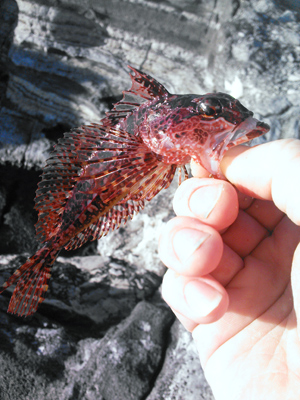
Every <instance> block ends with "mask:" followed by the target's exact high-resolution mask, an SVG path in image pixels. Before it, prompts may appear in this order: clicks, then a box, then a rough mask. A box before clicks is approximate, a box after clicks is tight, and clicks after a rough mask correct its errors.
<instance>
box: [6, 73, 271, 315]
mask: <svg viewBox="0 0 300 400" xmlns="http://www.w3.org/2000/svg"><path fill="white" fill-rule="evenodd" d="M130 68H131V67H130ZM131 70H132V72H131V75H130V76H131V80H132V86H131V89H130V90H128V91H124V92H123V99H122V100H121V101H120V102H118V103H116V104H115V106H114V108H113V109H112V110H111V111H110V112H108V113H107V115H106V117H105V118H104V119H103V120H102V121H100V123H99V124H91V125H84V126H81V127H80V128H77V129H74V130H72V131H71V132H69V133H65V134H64V137H63V138H62V139H60V140H59V141H58V144H57V145H56V146H55V148H54V151H53V152H52V154H51V156H50V158H49V159H48V160H47V164H46V166H45V168H44V170H43V174H42V180H41V182H40V183H39V185H38V189H37V191H36V198H35V203H36V205H35V208H36V209H37V210H38V222H37V224H36V234H37V239H38V240H39V241H40V242H41V243H42V247H41V248H40V250H38V251H37V252H36V254H35V255H33V256H32V257H31V258H29V260H28V261H27V262H26V263H25V264H24V265H22V266H21V267H20V268H19V269H17V270H16V271H15V272H14V274H13V275H12V276H11V277H10V278H9V279H8V280H7V282H5V283H4V284H3V286H2V288H1V289H0V293H2V292H3V291H4V290H5V289H6V288H8V287H9V286H10V285H12V284H14V283H15V282H16V283H17V285H16V288H15V289H14V292H13V295H12V297H11V300H10V303H9V307H8V312H10V313H13V314H17V315H19V316H29V315H31V314H33V313H34V312H36V310H37V308H38V305H39V304H40V303H41V302H42V301H43V300H44V294H45V292H46V291H47V288H48V284H47V282H48V280H49V278H50V276H51V266H52V265H53V263H54V261H55V259H56V257H57V256H58V254H59V252H60V250H61V249H62V248H65V249H67V250H69V249H76V248H78V247H80V246H81V245H82V244H83V243H85V242H87V241H88V240H95V239H99V238H101V236H103V235H106V234H107V233H108V231H110V230H114V229H117V228H118V227H119V226H120V224H121V222H124V223H125V222H126V221H127V219H128V218H129V217H130V218H132V216H133V214H134V213H137V212H138V211H140V210H141V209H143V208H144V204H145V201H149V200H151V199H152V198H153V197H154V196H155V195H156V194H157V193H158V192H159V191H160V190H162V189H166V188H167V187H168V186H169V185H170V183H171V181H172V179H173V177H174V174H175V171H176V169H177V168H179V169H180V176H181V168H184V171H185V177H187V174H186V170H185V167H184V165H185V164H186V163H189V162H190V160H191V159H194V160H196V161H197V162H198V163H200V164H201V165H202V166H203V167H204V168H206V169H207V170H208V171H209V172H210V173H211V174H212V175H213V176H215V177H218V178H224V177H223V176H222V174H221V172H220V170H219V164H220V161H221V159H222V157H223V154H224V152H225V151H226V150H228V149H229V148H230V147H232V146H235V145H237V144H240V143H244V142H247V141H248V140H250V139H253V138H255V137H257V136H260V135H262V134H264V133H265V132H267V131H268V130H269V126H268V125H267V124H265V123H263V122H260V121H258V120H256V119H255V118H253V113H252V112H251V111H249V110H247V109H246V108H245V107H244V106H242V104H241V103H240V102H239V101H238V100H236V99H234V98H233V97H231V96H229V95H227V94H224V93H211V94H206V95H190V94H189V95H173V94H170V93H169V92H168V91H167V90H166V89H165V88H164V87H163V86H162V85H161V84H160V83H158V82H157V81H156V80H155V79H153V78H152V77H150V76H149V75H146V74H144V73H142V72H140V71H138V70H136V69H134V68H131Z"/></svg>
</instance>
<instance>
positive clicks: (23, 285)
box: [0, 246, 59, 317]
mask: <svg viewBox="0 0 300 400" xmlns="http://www.w3.org/2000/svg"><path fill="white" fill-rule="evenodd" d="M58 253H59V250H56V249H53V248H52V247H51V248H50V247H47V246H45V247H42V248H41V249H40V250H38V251H37V252H36V253H35V255H33V256H32V257H30V258H29V259H28V260H27V261H26V263H25V264H23V265H22V266H21V267H20V268H19V269H17V270H16V271H15V272H14V273H13V275H12V276H11V277H10V278H9V279H8V280H7V281H6V282H5V283H4V284H3V285H2V288H0V293H2V292H3V291H4V290H5V289H7V288H8V287H9V286H11V285H12V284H14V283H15V282H16V281H17V286H16V287H15V290H14V292H13V294H12V297H11V299H10V302H9V306H8V312H10V313H12V314H17V315H18V316H25V317H28V316H29V315H32V314H34V313H35V312H36V310H37V308H38V305H39V304H40V303H42V301H43V300H44V297H42V296H43V294H44V293H45V292H46V291H47V289H48V285H47V282H48V279H49V278H50V276H51V273H50V270H51V265H52V264H53V263H54V261H55V259H56V257H57V255H58Z"/></svg>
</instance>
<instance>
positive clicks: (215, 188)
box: [173, 178, 239, 231]
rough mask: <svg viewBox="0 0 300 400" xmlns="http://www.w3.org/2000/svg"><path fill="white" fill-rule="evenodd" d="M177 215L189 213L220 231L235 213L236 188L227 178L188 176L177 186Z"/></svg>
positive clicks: (237, 208) (234, 217)
mask: <svg viewBox="0 0 300 400" xmlns="http://www.w3.org/2000/svg"><path fill="white" fill-rule="evenodd" d="M173 206H174V211H175V213H176V214H177V215H178V216H189V217H192V218H197V219H199V220H201V221H203V222H204V223H205V224H208V225H210V226H212V227H213V228H215V229H217V230H218V231H221V230H222V229H224V228H227V227H228V226H229V225H231V224H232V223H233V221H234V220H235V219H236V217H237V215H238V210H239V206H238V197H237V193H236V190H235V189H234V188H233V186H232V185H230V184H229V183H228V182H225V181H222V180H216V179H209V178H207V179H198V178H191V179H188V180H186V181H185V182H183V183H182V184H181V185H180V186H179V188H178V189H177V191H176V193H175V197H174V201H173Z"/></svg>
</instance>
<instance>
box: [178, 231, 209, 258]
mask: <svg viewBox="0 0 300 400" xmlns="http://www.w3.org/2000/svg"><path fill="white" fill-rule="evenodd" d="M209 237H210V234H209V233H207V232H202V231H198V230H197V229H187V228H186V229H181V230H180V231H178V232H176V234H175V235H174V237H173V248H174V252H175V254H176V255H177V257H178V258H179V260H180V261H181V262H185V261H186V260H187V259H188V258H189V257H190V256H191V255H192V254H193V253H194V252H195V251H196V250H197V249H199V247H200V246H201V245H202V244H203V243H204V242H205V240H206V239H208V238H209Z"/></svg>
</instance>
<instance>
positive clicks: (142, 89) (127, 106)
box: [101, 65, 170, 126]
mask: <svg viewBox="0 0 300 400" xmlns="http://www.w3.org/2000/svg"><path fill="white" fill-rule="evenodd" d="M128 67H129V68H130V69H131V70H132V73H130V78H131V82H132V84H131V88H130V89H129V90H124V91H123V98H122V100H120V101H119V102H118V103H116V104H115V105H114V107H113V109H112V110H111V111H108V112H107V113H106V118H104V119H103V120H102V121H101V123H102V124H103V125H104V126H108V125H109V126H115V125H116V124H117V123H118V122H119V120H120V119H122V118H126V117H128V116H129V115H130V114H132V112H133V111H134V110H135V109H136V108H138V107H139V106H140V105H141V104H143V103H145V102H146V101H149V100H154V99H155V98H157V97H162V98H164V97H167V96H170V93H169V92H168V91H167V89H166V88H165V87H164V86H163V85H162V84H160V83H159V82H158V81H157V80H156V79H154V78H152V76H150V75H147V74H145V73H143V72H141V71H139V70H138V69H135V68H133V67H131V66H130V65H128Z"/></svg>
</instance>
